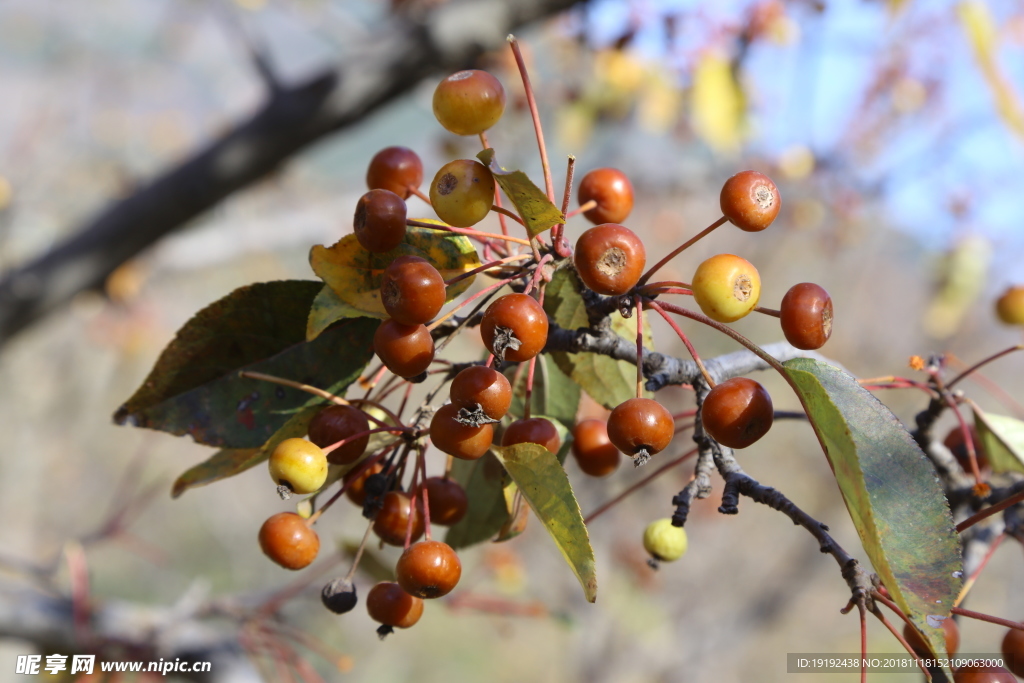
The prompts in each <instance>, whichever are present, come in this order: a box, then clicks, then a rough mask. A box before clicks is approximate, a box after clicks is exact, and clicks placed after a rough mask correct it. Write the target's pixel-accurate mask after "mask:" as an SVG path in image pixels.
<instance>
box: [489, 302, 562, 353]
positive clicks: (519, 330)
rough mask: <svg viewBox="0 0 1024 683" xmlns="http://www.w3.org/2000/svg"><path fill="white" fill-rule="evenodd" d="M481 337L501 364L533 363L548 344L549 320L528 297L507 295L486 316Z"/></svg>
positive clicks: (537, 304) (493, 303)
mask: <svg viewBox="0 0 1024 683" xmlns="http://www.w3.org/2000/svg"><path fill="white" fill-rule="evenodd" d="M480 336H481V338H482V339H483V342H484V346H486V347H487V350H488V351H490V352H491V353H493V354H494V355H495V356H497V357H498V359H499V360H506V361H512V362H513V363H521V362H522V361H526V360H530V359H531V358H533V357H534V356H536V355H537V354H538V353H540V352H541V350H542V349H543V348H544V345H545V344H547V341H548V316H547V313H545V312H544V308H543V307H541V305H540V304H539V303H537V300H536V299H534V298H533V297H532V296H530V295H528V294H506V295H505V296H503V297H500V298H498V299H495V300H494V301H493V302H492V303H491V305H490V306H489V307H488V308H487V310H486V311H485V312H484V317H483V321H481V323H480Z"/></svg>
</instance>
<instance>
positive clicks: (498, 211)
mask: <svg viewBox="0 0 1024 683" xmlns="http://www.w3.org/2000/svg"><path fill="white" fill-rule="evenodd" d="M491 211H493V212H495V213H496V214H498V215H499V216H507V217H509V218H511V219H512V220H514V221H515V222H516V223H518V224H519V225H526V223H524V222H523V219H522V218H520V217H519V214H517V213H515V212H514V211H509V210H508V209H506V208H504V207H503V206H502V205H501V204H499V203H498V202H497V201H495V202H494V204H493V205H491ZM502 232H503V233H504V235H505V236H506V237H508V228H504V229H503V230H502Z"/></svg>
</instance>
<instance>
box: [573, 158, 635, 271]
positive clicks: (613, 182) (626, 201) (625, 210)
mask: <svg viewBox="0 0 1024 683" xmlns="http://www.w3.org/2000/svg"><path fill="white" fill-rule="evenodd" d="M577 196H578V198H579V202H580V206H583V205H584V204H586V203H587V202H589V201H591V200H593V201H596V202H597V206H596V207H595V208H593V209H590V210H589V211H584V212H583V215H584V216H585V217H586V219H587V220H588V221H590V222H591V223H595V224H597V223H621V222H622V221H624V220H626V218H627V217H628V216H629V213H630V212H631V211H632V210H633V185H632V183H630V182H629V178H627V177H626V174H625V173H623V172H622V171H620V170H619V169H617V168H595V169H594V170H593V171H591V172H590V173H588V174H587V175H585V176H583V180H581V181H580V189H579V192H578V193H577ZM591 289H593V288H591Z"/></svg>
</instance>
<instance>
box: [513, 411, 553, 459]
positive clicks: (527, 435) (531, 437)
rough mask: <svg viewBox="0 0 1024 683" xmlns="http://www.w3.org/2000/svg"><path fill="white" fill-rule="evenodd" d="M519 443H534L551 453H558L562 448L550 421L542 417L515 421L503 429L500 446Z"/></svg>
mask: <svg viewBox="0 0 1024 683" xmlns="http://www.w3.org/2000/svg"><path fill="white" fill-rule="evenodd" d="M520 443H535V444H537V445H538V446H543V447H544V448H546V449H548V450H549V451H551V452H552V453H558V449H559V448H561V447H562V439H561V438H560V437H559V436H558V430H557V429H555V425H554V424H552V422H551V420H546V419H544V418H543V417H524V418H520V419H518V420H516V421H515V422H513V423H512V424H510V425H509V426H508V427H506V428H505V433H504V434H503V435H502V437H501V445H502V446H515V445H516V444H520Z"/></svg>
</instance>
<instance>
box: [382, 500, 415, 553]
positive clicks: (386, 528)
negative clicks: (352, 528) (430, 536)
mask: <svg viewBox="0 0 1024 683" xmlns="http://www.w3.org/2000/svg"><path fill="white" fill-rule="evenodd" d="M422 503H423V500H422V499H417V501H416V507H415V509H414V510H413V515H412V538H411V540H413V541H415V540H416V539H418V538H419V537H420V536H422V535H423V510H422V509H421V508H422ZM411 509H413V507H412V505H411V502H410V498H409V495H408V494H407V493H404V492H402V491H388V492H387V493H385V494H384V506H383V507H382V508H381V509H380V512H378V513H377V517H376V519H374V520H373V533H375V534H377V536H378V537H380V540H382V541H384V542H385V543H387V544H388V545H405V533H406V530H407V529H408V528H409V510H411Z"/></svg>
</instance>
